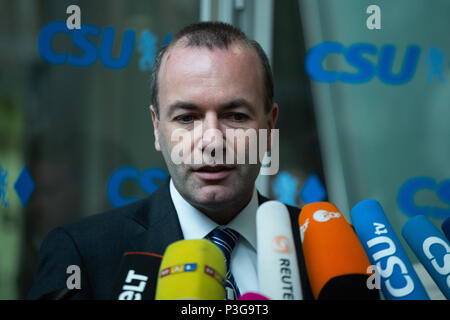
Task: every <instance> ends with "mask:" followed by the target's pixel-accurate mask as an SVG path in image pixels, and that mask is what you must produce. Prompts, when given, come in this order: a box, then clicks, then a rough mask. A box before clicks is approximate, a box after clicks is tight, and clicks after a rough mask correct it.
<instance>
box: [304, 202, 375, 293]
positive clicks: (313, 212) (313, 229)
mask: <svg viewBox="0 0 450 320" xmlns="http://www.w3.org/2000/svg"><path fill="white" fill-rule="evenodd" d="M298 221H299V226H300V236H301V240H302V247H303V255H304V257H305V264H306V270H307V273H308V278H309V282H310V284H311V288H312V291H313V295H314V298H315V299H318V300H329V299H334V300H339V299H366V300H373V299H375V300H378V299H379V290H376V289H370V288H373V286H370V285H368V283H370V281H369V280H370V279H369V277H371V273H369V271H370V270H371V268H369V266H370V262H369V259H368V257H367V255H366V253H365V251H364V248H363V246H362V245H361V243H360V242H359V239H358V237H357V236H356V233H355V232H354V231H353V229H352V227H351V226H350V224H349V223H348V222H347V220H346V219H345V217H344V216H343V215H342V214H341V213H340V212H339V210H338V209H337V208H336V207H335V206H334V205H333V204H331V203H329V202H315V203H310V204H307V205H305V206H304V207H303V209H302V211H301V212H300V216H299V219H298Z"/></svg>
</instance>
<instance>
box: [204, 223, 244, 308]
mask: <svg viewBox="0 0 450 320" xmlns="http://www.w3.org/2000/svg"><path fill="white" fill-rule="evenodd" d="M205 238H206V239H208V240H210V241H211V242H213V243H214V244H215V245H216V246H218V247H219V249H220V250H221V251H222V253H223V255H224V256H225V265H226V267H227V278H226V280H225V291H226V296H227V300H236V299H237V297H238V296H239V295H240V293H239V288H238V287H237V285H236V282H235V281H234V277H233V274H232V273H231V268H230V260H231V259H230V258H231V252H232V251H233V249H234V246H235V245H236V241H238V239H239V233H238V232H236V231H234V230H233V229H230V228H225V227H217V228H215V229H214V230H213V231H211V232H210V233H209V234H208V235H207V236H206V237H205Z"/></svg>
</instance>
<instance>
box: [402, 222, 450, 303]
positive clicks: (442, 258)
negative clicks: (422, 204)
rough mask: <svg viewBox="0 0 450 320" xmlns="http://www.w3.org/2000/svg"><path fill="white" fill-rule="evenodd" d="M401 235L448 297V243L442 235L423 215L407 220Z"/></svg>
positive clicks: (449, 269)
mask: <svg viewBox="0 0 450 320" xmlns="http://www.w3.org/2000/svg"><path fill="white" fill-rule="evenodd" d="M402 235H403V238H405V240H406V242H407V243H408V245H409V246H410V247H411V249H412V251H414V253H415V254H416V256H417V258H419V260H420V262H421V263H422V264H423V266H424V267H425V269H427V271H428V273H429V274H430V276H431V277H432V278H433V280H434V281H435V282H436V284H437V285H438V287H439V289H441V291H442V293H443V294H444V296H445V297H446V298H447V299H450V243H449V242H448V241H447V239H445V237H444V235H443V234H442V233H441V232H440V231H439V229H438V228H437V227H436V226H435V225H434V224H433V223H431V221H429V220H428V219H427V218H425V216H423V215H418V216H416V217H414V218H412V219H410V220H408V221H407V222H406V223H405V225H404V226H403V229H402Z"/></svg>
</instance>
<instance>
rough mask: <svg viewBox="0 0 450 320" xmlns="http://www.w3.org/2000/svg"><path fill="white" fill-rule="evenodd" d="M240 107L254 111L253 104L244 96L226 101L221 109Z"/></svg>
mask: <svg viewBox="0 0 450 320" xmlns="http://www.w3.org/2000/svg"><path fill="white" fill-rule="evenodd" d="M239 107H243V108H247V109H248V110H249V111H251V112H254V109H253V105H252V104H251V103H250V102H248V101H247V100H245V99H243V98H238V99H234V100H231V101H229V102H227V103H224V104H223V105H221V106H220V109H222V110H228V109H234V108H239Z"/></svg>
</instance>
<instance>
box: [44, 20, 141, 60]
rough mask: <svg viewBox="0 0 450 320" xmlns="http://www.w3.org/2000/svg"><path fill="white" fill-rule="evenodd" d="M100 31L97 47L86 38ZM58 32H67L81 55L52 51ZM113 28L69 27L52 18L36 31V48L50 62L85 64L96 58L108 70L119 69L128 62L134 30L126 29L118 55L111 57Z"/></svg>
mask: <svg viewBox="0 0 450 320" xmlns="http://www.w3.org/2000/svg"><path fill="white" fill-rule="evenodd" d="M100 33H102V37H101V41H100V47H99V48H97V46H96V44H95V43H94V42H92V41H91V39H89V37H93V38H97V37H99V36H100ZM58 34H65V35H70V37H71V40H72V43H73V45H74V46H75V47H77V48H78V49H79V50H81V52H82V54H81V55H77V54H74V53H72V52H55V51H54V49H53V46H52V43H53V39H54V38H55V36H56V35H58ZM114 38H115V29H114V28H113V27H106V28H104V29H103V32H101V31H100V28H99V27H96V26H93V25H88V24H83V25H82V26H81V29H74V30H69V29H68V28H67V26H66V23H65V22H62V21H54V22H50V23H49V24H47V25H46V26H45V27H44V28H43V29H42V30H41V32H40V34H39V40H38V48H39V54H40V55H41V57H42V59H44V60H45V61H46V62H48V63H50V64H53V65H63V64H66V63H67V64H69V65H71V66H75V67H87V66H90V65H92V64H94V63H95V62H96V61H97V59H98V58H100V61H101V62H102V64H103V65H104V66H105V67H106V68H109V69H121V68H124V67H125V66H127V65H128V63H129V62H130V59H131V56H132V54H133V48H134V41H135V31H134V30H126V31H125V32H124V34H123V37H122V46H121V49H120V54H119V56H118V57H117V58H114V57H113V56H112V49H113V46H114Z"/></svg>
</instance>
